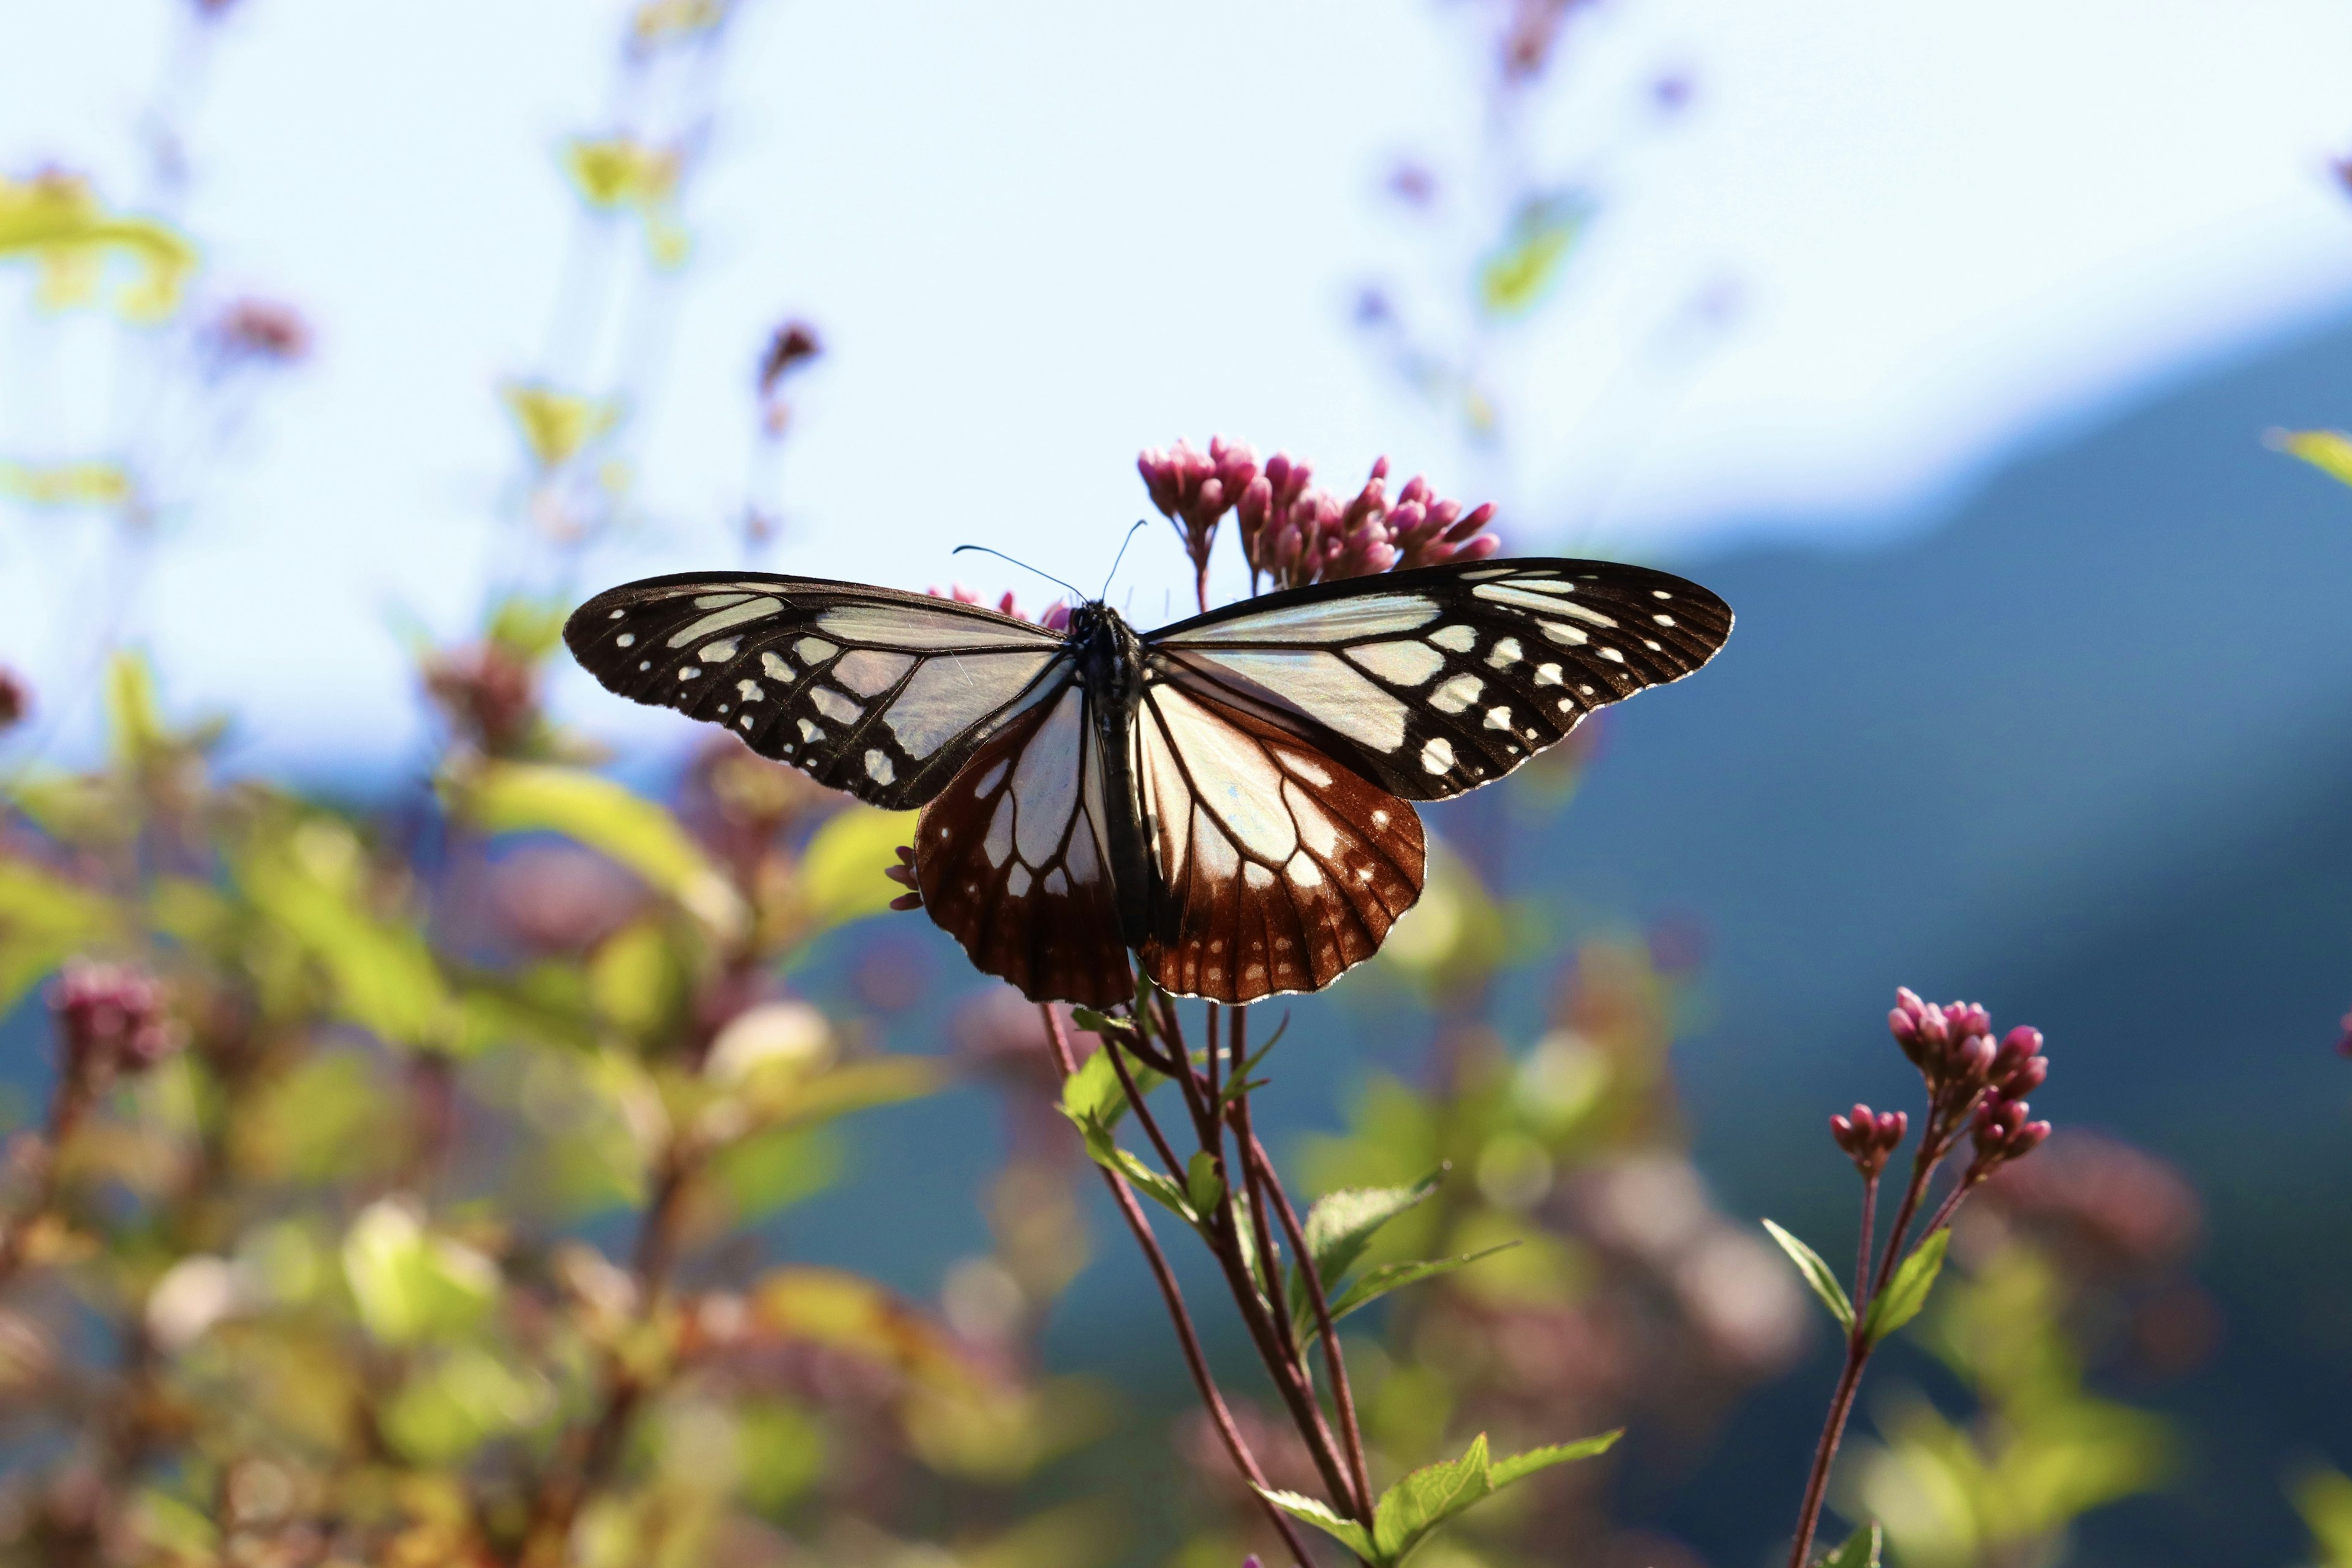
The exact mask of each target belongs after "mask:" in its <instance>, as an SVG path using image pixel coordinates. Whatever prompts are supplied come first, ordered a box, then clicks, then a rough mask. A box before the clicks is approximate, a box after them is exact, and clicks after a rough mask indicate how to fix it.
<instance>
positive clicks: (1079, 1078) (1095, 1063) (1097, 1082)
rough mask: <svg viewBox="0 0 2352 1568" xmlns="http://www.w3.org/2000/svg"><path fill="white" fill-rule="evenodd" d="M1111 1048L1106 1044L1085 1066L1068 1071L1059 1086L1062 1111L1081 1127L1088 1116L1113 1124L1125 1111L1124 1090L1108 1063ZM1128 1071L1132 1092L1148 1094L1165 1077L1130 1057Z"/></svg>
mask: <svg viewBox="0 0 2352 1568" xmlns="http://www.w3.org/2000/svg"><path fill="white" fill-rule="evenodd" d="M1113 1048H1114V1047H1111V1046H1108V1045H1106V1046H1104V1047H1103V1048H1102V1049H1100V1050H1098V1051H1097V1052H1096V1053H1095V1054H1094V1055H1092V1056H1090V1057H1088V1058H1087V1059H1086V1062H1085V1065H1083V1066H1081V1067H1080V1068H1078V1070H1077V1071H1076V1072H1074V1073H1072V1074H1071V1075H1070V1076H1069V1079H1068V1080H1067V1081H1066V1082H1065V1083H1064V1084H1063V1085H1062V1114H1063V1115H1065V1116H1066V1117H1068V1118H1069V1119H1070V1120H1071V1121H1075V1122H1076V1123H1077V1124H1078V1125H1079V1126H1080V1127H1081V1128H1083V1127H1085V1126H1086V1124H1087V1120H1088V1119H1089V1118H1092V1119H1093V1120H1095V1121H1100V1122H1101V1123H1102V1124H1103V1125H1104V1126H1105V1127H1116V1126H1118V1121H1119V1118H1120V1117H1122V1116H1125V1115H1126V1114H1127V1089H1126V1088H1125V1087H1124V1086H1123V1085H1122V1084H1120V1082H1119V1081H1118V1069H1117V1068H1114V1067H1113V1066H1112V1065H1111V1059H1110V1053H1111V1051H1112V1049H1113ZM1128 1070H1129V1072H1130V1073H1132V1074H1133V1075H1134V1076H1135V1088H1136V1092H1137V1093H1139V1094H1146V1095H1148V1094H1150V1092H1151V1091H1152V1090H1153V1089H1157V1088H1159V1087H1160V1085H1161V1084H1163V1083H1166V1082H1167V1081H1168V1080H1167V1079H1166V1078H1164V1077H1162V1076H1161V1075H1160V1074H1159V1073H1156V1072H1153V1071H1152V1070H1151V1069H1150V1068H1148V1067H1145V1066H1144V1065H1143V1064H1142V1063H1140V1062H1138V1061H1132V1060H1130V1061H1129V1063H1128Z"/></svg>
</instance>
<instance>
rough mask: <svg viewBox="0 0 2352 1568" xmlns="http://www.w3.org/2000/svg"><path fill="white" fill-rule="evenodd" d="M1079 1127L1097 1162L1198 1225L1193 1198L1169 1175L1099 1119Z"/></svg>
mask: <svg viewBox="0 0 2352 1568" xmlns="http://www.w3.org/2000/svg"><path fill="white" fill-rule="evenodd" d="M1078 1131H1080V1132H1082V1133H1084V1134H1085V1135H1086V1140H1087V1153H1088V1154H1090V1155H1092V1156H1093V1157H1094V1162H1095V1163H1096V1164H1097V1165H1100V1166H1101V1167H1102V1168H1103V1169H1104V1170H1106V1171H1109V1172H1112V1173H1115V1174H1117V1175H1121V1176H1125V1177H1126V1178H1127V1179H1128V1180H1129V1182H1131V1183H1133V1184H1135V1185H1136V1186H1137V1187H1139V1188H1140V1189H1141V1190H1142V1191H1143V1193H1144V1194H1145V1195H1147V1196H1148V1197H1150V1199H1151V1200H1152V1201H1153V1202H1155V1203H1157V1204H1159V1205H1160V1206H1162V1207H1163V1208H1165V1209H1167V1210H1168V1212H1169V1213H1171V1214H1172V1215H1175V1216H1176V1217H1177V1218H1178V1219H1181V1220H1182V1221H1183V1222H1184V1223H1185V1224H1186V1225H1189V1226H1194V1227H1195V1228H1197V1227H1198V1226H1200V1223H1201V1214H1200V1211H1199V1210H1198V1209H1195V1208H1194V1207H1193V1206H1192V1194H1190V1193H1187V1192H1186V1191H1185V1190H1184V1189H1183V1188H1182V1187H1180V1186H1178V1185H1177V1184H1176V1183H1175V1182H1174V1181H1173V1180H1172V1179H1171V1178H1170V1177H1167V1176H1164V1175H1162V1174H1160V1173H1159V1172H1158V1171H1155V1170H1153V1169H1152V1168H1151V1167H1150V1166H1149V1165H1147V1164H1145V1163H1143V1162H1142V1161H1141V1160H1139V1159H1138V1158H1137V1157H1136V1156H1135V1155H1133V1154H1130V1153H1129V1152H1127V1151H1126V1150H1124V1149H1122V1148H1120V1147H1119V1146H1118V1142H1117V1141H1116V1140H1114V1139H1113V1138H1112V1137H1111V1135H1110V1129H1109V1128H1108V1127H1106V1126H1104V1125H1103V1124H1102V1122H1101V1121H1084V1122H1081V1123H1079V1125H1078Z"/></svg>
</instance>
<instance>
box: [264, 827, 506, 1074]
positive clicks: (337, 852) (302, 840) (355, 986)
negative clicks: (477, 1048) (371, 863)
mask: <svg viewBox="0 0 2352 1568" xmlns="http://www.w3.org/2000/svg"><path fill="white" fill-rule="evenodd" d="M362 869H363V868H362V851H361V848H360V845H359V841H358V839H357V838H356V837H355V836H353V835H352V832H351V830H350V829H349V828H348V827H346V826H343V825H342V824H341V823H339V822H337V821H335V820H333V819H332V818H330V817H325V816H320V817H314V818H311V819H310V820H308V821H306V822H304V823H302V824H300V825H299V826H297V827H296V828H295V829H294V830H293V831H292V832H291V833H289V834H287V835H286V836H284V837H283V838H282V839H277V840H271V841H267V842H264V843H261V844H258V845H257V846H256V847H254V848H253V849H252V851H251V852H250V853H248V855H247V858H245V859H244V861H243V862H242V863H241V864H240V865H239V866H238V868H237V880H238V882H239V883H240V884H241V886H242V887H243V888H244V890H245V893H246V896H247V898H249V899H250V900H252V901H253V904H254V907H255V908H256V910H258V911H259V912H260V914H261V915H262V916H263V918H264V919H266V920H267V921H269V922H270V924H271V925H272V926H273V927H274V928H275V929H277V930H278V931H280V932H282V933H284V934H285V935H287V936H289V937H291V938H293V939H294V940H295V941H296V942H299V944H300V946H301V948H302V950H303V951H304V952H305V953H306V954H308V955H309V957H310V959H311V960H313V961H314V962H315V963H317V964H318V965H319V966H320V969H321V970H323V971H324V972H325V973H326V974H327V976H328V979H329V981H330V983H331V986H332V989H333V993H334V999H335V1006H336V1010H337V1011H338V1012H339V1013H341V1015H342V1016H345V1017H347V1018H349V1019H350V1020H351V1021H352V1023H355V1024H357V1025H359V1026H361V1027H362V1028H365V1029H367V1030H369V1031H371V1032H372V1033H373V1034H374V1035H376V1036H377V1037H380V1038H382V1039H384V1040H386V1041H390V1042H392V1043H394V1044H398V1045H405V1046H413V1047H424V1048H431V1049H436V1050H456V1049H458V1048H460V1047H462V1046H463V1045H464V1044H465V1043H466V1042H465V1031H464V1029H463V1027H462V1019H461V1016H460V1015H459V1013H458V1011H457V1005H456V1002H455V999H454V998H453V997H452V996H451V995H450V994H449V990H448V987H447V986H446V984H444V983H443V980H442V977H441V971H440V968H439V966H438V965H437V964H436V963H435V962H434V958H433V954H432V952H431V951H430V950H429V949H428V948H427V947H426V945H425V936H424V933H423V931H421V930H419V929H417V928H416V927H415V926H411V925H406V924H403V923H400V922H397V921H389V920H384V919H382V918H379V917H378V916H377V915H376V914H375V913H374V912H373V910H370V909H369V908H368V906H367V903H366V902H365V899H364V891H365V889H364V888H363V886H362Z"/></svg>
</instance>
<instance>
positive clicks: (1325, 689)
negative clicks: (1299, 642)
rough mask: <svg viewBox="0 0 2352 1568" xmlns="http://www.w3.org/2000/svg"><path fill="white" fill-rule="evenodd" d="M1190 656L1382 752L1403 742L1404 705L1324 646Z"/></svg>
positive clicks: (1240, 650) (1187, 657)
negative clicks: (1250, 681)
mask: <svg viewBox="0 0 2352 1568" xmlns="http://www.w3.org/2000/svg"><path fill="white" fill-rule="evenodd" d="M1185 658H1186V660H1187V662H1191V661H1193V660H1197V661H1199V662H1200V663H1202V664H1204V665H1209V666H1213V667H1217V668H1224V669H1229V670H1231V671H1233V672H1234V674H1235V675H1238V676H1241V677H1242V678H1243V679H1246V680H1254V681H1255V682H1256V683H1257V684H1258V685H1260V686H1263V687H1265V689H1267V690H1269V691H1271V692H1273V693H1274V694H1275V695H1276V697H1278V698H1280V699H1282V700H1284V701H1286V702H1288V703H1289V704H1290V705H1291V706H1293V707H1295V708H1297V709H1298V710H1300V711H1302V712H1304V713H1307V714H1308V715H1309V716H1311V717H1313V718H1315V719H1317V720H1319V721H1322V722H1323V723H1325V724H1328V725H1329V726H1330V727H1331V728H1332V729H1334V730H1337V731H1339V733H1341V734H1342V735H1345V736H1347V737H1348V739H1349V740H1351V741H1359V742H1362V743H1363V744H1365V745H1367V746H1370V747H1373V748H1375V749H1377V750H1379V751H1383V752H1393V751H1395V750H1396V749H1397V748H1398V747H1399V746H1402V745H1403V744H1404V719H1405V709H1404V704H1403V703H1402V702H1400V701H1398V700H1396V699H1395V698H1393V697H1391V696H1390V695H1389V694H1388V693H1387V692H1385V691H1383V690H1381V689H1380V688H1379V687H1377V686H1375V685H1373V684H1372V683H1371V682H1370V681H1369V680H1367V679H1364V678H1363V677H1362V676H1361V675H1360V674H1358V673H1357V672H1356V671H1355V670H1354V669H1353V668H1349V665H1348V662H1347V661H1346V660H1345V659H1343V658H1340V657H1339V655H1338V654H1336V653H1326V652H1324V651H1322V650H1321V649H1319V648H1299V649H1297V650H1292V649H1288V648H1285V649H1282V650H1280V651H1278V652H1277V651H1259V650H1244V649H1238V648H1237V649H1234V650H1232V651H1223V650H1220V651H1218V652H1215V653H1194V654H1188V655H1186V656H1185Z"/></svg>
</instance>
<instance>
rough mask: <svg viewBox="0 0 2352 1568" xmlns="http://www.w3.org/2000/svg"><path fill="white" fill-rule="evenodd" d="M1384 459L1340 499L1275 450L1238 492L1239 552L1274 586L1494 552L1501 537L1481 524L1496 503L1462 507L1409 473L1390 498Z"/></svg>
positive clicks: (1300, 465)
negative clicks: (1353, 491)
mask: <svg viewBox="0 0 2352 1568" xmlns="http://www.w3.org/2000/svg"><path fill="white" fill-rule="evenodd" d="M1388 472H1389V460H1388V459H1387V458H1381V459H1380V460H1379V461H1377V462H1375V463H1374V464H1373V465H1372V471H1371V473H1370V476H1369V477H1368V478H1367V479H1365V481H1364V484H1363V488H1362V489H1359V490H1358V491H1357V492H1356V494H1355V495H1354V496H1353V497H1351V498H1349V500H1345V501H1342V500H1339V498H1338V497H1337V496H1334V495H1332V494H1331V493H1330V492H1329V491H1328V490H1324V489H1318V488H1316V487H1315V486H1314V485H1313V484H1312V483H1310V480H1311V479H1312V470H1311V469H1309V468H1307V465H1306V464H1304V463H1301V462H1297V461H1296V460H1294V459H1293V458H1290V457H1289V456H1288V455H1287V454H1285V453H1280V452H1277V453H1276V454H1275V455H1274V456H1273V457H1271V458H1267V459H1266V460H1265V469H1264V470H1263V471H1262V472H1261V473H1260V474H1259V475H1258V477H1257V479H1255V480H1254V481H1253V482H1252V483H1251V485H1250V486H1249V488H1248V489H1246V490H1244V492H1243V494H1242V498H1241V503H1240V506H1239V507H1238V509H1237V510H1236V511H1235V513H1234V522H1235V524H1236V525H1237V527H1238V528H1239V529H1240V531H1241V536H1242V553H1243V555H1244V557H1246V558H1247V560H1248V562H1249V564H1250V570H1251V572H1252V573H1253V574H1259V575H1264V576H1265V577H1268V578H1270V579H1272V581H1273V584H1274V585H1275V586H1276V587H1277V588H1299V587H1304V586H1306V585H1307V584H1310V583H1329V582H1336V581H1338V580H1339V579H1341V578H1346V577H1369V576H1372V575H1375V574H1379V573H1381V572H1387V571H1391V570H1393V569H1396V568H1399V567H1411V566H1433V565H1436V564H1438V563H1442V562H1446V561H1452V560H1454V559H1457V558H1466V559H1471V560H1476V559H1479V558H1482V557H1485V556H1488V555H1492V554H1494V553H1495V552H1496V551H1497V550H1498V549H1500V548H1501V547H1502V542H1501V540H1499V539H1497V538H1496V536H1495V535H1493V534H1491V533H1487V532H1485V531H1484V530H1485V528H1486V524H1487V522H1489V521H1492V520H1493V518H1494V515H1495V509H1494V507H1493V506H1492V505H1491V504H1490V505H1486V506H1482V507H1479V508H1477V509H1476V510H1471V511H1467V512H1465V510H1464V508H1463V506H1462V503H1461V502H1459V501H1451V500H1439V499H1438V498H1437V496H1436V494H1435V492H1434V491H1433V490H1432V489H1431V488H1430V485H1429V481H1428V480H1427V479H1423V478H1421V477H1419V476H1417V475H1416V476H1415V477H1414V478H1413V479H1410V480H1408V481H1406V483H1405V487H1404V489H1402V491H1401V492H1399V494H1398V495H1397V497H1396V499H1395V500H1394V501H1393V502H1392V501H1391V500H1390V499H1389V495H1388Z"/></svg>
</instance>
